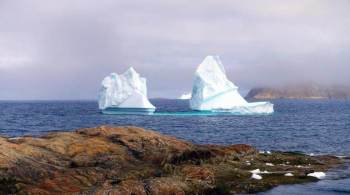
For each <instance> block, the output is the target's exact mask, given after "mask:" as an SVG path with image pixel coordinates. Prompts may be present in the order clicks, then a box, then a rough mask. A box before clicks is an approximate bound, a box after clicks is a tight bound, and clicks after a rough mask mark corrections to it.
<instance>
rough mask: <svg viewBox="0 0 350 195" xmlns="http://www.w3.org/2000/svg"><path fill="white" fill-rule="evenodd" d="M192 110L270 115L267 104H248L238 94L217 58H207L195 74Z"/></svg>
mask: <svg viewBox="0 0 350 195" xmlns="http://www.w3.org/2000/svg"><path fill="white" fill-rule="evenodd" d="M190 107H191V109H192V110H198V111H216V112H230V113H234V114H270V113H273V104H271V103H269V102H254V103H248V102H247V101H246V100H245V99H244V98H243V97H242V96H241V95H240V94H239V92H238V87H237V86H236V85H235V84H233V83H232V82H231V81H230V80H228V79H227V76H226V72H225V69H224V66H223V65H222V63H221V61H220V59H219V57H218V56H207V57H206V58H205V59H204V61H203V62H202V63H201V64H200V65H199V66H198V68H197V71H196V73H195V78H194V84H193V89H192V97H191V100H190Z"/></svg>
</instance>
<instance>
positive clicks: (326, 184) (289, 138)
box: [0, 99, 350, 194]
mask: <svg viewBox="0 0 350 195" xmlns="http://www.w3.org/2000/svg"><path fill="white" fill-rule="evenodd" d="M151 102H152V103H153V104H154V105H155V106H157V112H161V113H169V112H170V113H172V112H190V110H189V109H188V101H186V100H165V99H153V100H151ZM273 103H274V104H275V113H274V114H273V115H260V116H234V115H219V116H215V115H214V116H205V115H186V114H185V115H179V114H176V115H171V114H170V115H169V114H166V115H103V114H101V113H100V111H99V110H98V109H97V102H95V101H0V134H1V135H3V136H9V137H14V136H22V135H36V136H37V135H41V134H43V133H46V132H49V131H62V130H68V131H69V130H74V129H77V128H82V127H94V126H99V125H136V126H140V127H143V128H148V129H153V130H156V131H159V132H161V133H164V134H168V135H173V136H175V137H178V138H181V139H185V140H189V141H192V142H194V143H199V144H209V143H210V144H224V145H227V144H237V143H246V144H251V145H253V146H255V147H257V148H258V149H260V150H282V151H287V150H288V151H300V152H304V153H314V154H332V155H345V156H350V101H330V100H312V101H306V100H276V101H273ZM327 175H328V177H327V179H325V180H322V181H320V182H317V183H312V184H305V185H289V186H280V187H277V188H274V189H273V190H271V191H269V192H266V193H263V194H282V193H283V194H350V168H349V167H348V165H344V167H343V168H342V169H341V170H339V169H337V170H332V171H331V172H329V173H328V174H327Z"/></svg>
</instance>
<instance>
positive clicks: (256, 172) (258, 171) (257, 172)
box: [250, 169, 261, 174]
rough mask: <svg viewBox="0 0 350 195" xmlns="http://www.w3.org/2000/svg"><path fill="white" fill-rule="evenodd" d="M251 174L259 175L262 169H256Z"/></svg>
mask: <svg viewBox="0 0 350 195" xmlns="http://www.w3.org/2000/svg"><path fill="white" fill-rule="evenodd" d="M250 172H251V173H253V174H254V173H255V174H259V173H261V171H260V169H255V170H252V171H250Z"/></svg>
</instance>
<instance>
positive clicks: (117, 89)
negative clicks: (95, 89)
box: [98, 67, 156, 114]
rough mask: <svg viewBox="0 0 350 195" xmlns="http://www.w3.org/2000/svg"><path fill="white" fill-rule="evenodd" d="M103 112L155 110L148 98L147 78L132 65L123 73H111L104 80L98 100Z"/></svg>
mask: <svg viewBox="0 0 350 195" xmlns="http://www.w3.org/2000/svg"><path fill="white" fill-rule="evenodd" d="M98 104H99V108H100V109H101V110H102V111H103V113H107V114H110V113H116V112H121V113H129V112H141V113H142V112H146V113H147V112H154V111H155V109H156V108H155V107H154V106H153V105H152V104H151V103H150V101H149V100H148V98H147V86H146V79H145V78H143V77H141V76H140V74H138V73H137V72H136V71H135V70H134V69H133V68H132V67H131V68H129V69H128V70H127V71H126V72H124V73H123V74H120V75H118V74H116V73H111V74H110V75H109V76H107V77H105V78H104V79H103V81H102V87H101V90H100V94H99V100H98Z"/></svg>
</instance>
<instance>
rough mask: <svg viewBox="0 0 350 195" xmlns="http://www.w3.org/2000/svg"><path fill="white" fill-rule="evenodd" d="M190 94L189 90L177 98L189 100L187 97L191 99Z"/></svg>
mask: <svg viewBox="0 0 350 195" xmlns="http://www.w3.org/2000/svg"><path fill="white" fill-rule="evenodd" d="M191 96H192V94H191V92H190V93H184V94H182V95H181V96H180V97H178V98H177V99H179V100H189V99H191Z"/></svg>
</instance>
